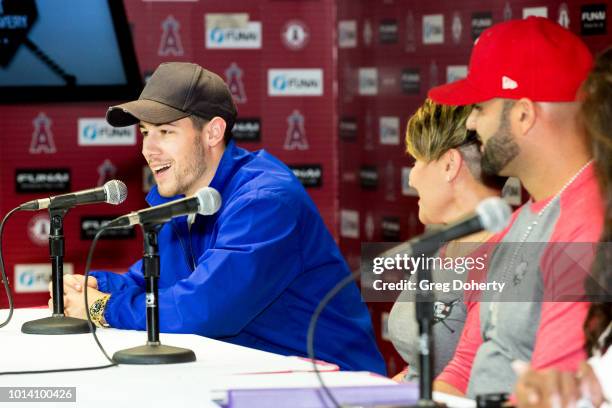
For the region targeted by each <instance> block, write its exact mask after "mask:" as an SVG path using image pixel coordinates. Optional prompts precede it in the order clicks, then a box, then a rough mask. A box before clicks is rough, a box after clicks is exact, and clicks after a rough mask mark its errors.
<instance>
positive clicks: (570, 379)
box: [513, 362, 603, 408]
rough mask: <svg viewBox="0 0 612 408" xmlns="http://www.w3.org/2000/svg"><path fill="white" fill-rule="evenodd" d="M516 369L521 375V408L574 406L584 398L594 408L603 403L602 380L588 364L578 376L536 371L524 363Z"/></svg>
mask: <svg viewBox="0 0 612 408" xmlns="http://www.w3.org/2000/svg"><path fill="white" fill-rule="evenodd" d="M513 368H514V370H515V371H516V372H517V374H519V379H518V381H517V383H516V389H515V391H516V399H517V403H518V406H519V407H522V408H535V407H559V408H561V407H575V406H576V403H577V402H578V401H579V400H580V399H581V398H586V399H588V400H589V401H590V402H591V403H592V404H593V406H595V407H599V406H600V405H601V404H602V402H603V393H602V391H601V386H600V384H599V381H597V378H596V377H595V374H594V373H593V369H592V368H591V366H589V365H588V364H586V363H583V364H582V366H581V367H580V369H579V370H578V373H573V372H567V371H559V370H554V369H550V370H542V371H536V370H533V369H531V368H529V365H528V364H526V363H523V362H519V363H516V362H515V363H513Z"/></svg>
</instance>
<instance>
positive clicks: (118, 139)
mask: <svg viewBox="0 0 612 408" xmlns="http://www.w3.org/2000/svg"><path fill="white" fill-rule="evenodd" d="M78 142H79V146H133V145H135V144H136V128H135V127H134V126H127V127H122V128H115V127H112V126H110V125H109V124H108V123H106V120H104V119H103V118H80V119H79V140H78Z"/></svg>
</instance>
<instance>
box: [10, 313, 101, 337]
mask: <svg viewBox="0 0 612 408" xmlns="http://www.w3.org/2000/svg"><path fill="white" fill-rule="evenodd" d="M94 330H95V328H94ZM21 332H22V333H26V334H82V333H91V330H90V329H89V324H87V320H83V319H77V318H75V317H68V316H64V315H63V314H61V315H55V314H54V315H53V316H50V317H45V318H43V319H37V320H30V321H29V322H25V323H24V324H23V325H22V326H21Z"/></svg>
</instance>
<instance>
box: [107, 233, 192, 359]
mask: <svg viewBox="0 0 612 408" xmlns="http://www.w3.org/2000/svg"><path fill="white" fill-rule="evenodd" d="M142 229H143V234H144V257H143V262H142V267H143V274H144V278H145V281H146V301H145V303H146V311H147V343H146V344H145V345H144V346H138V347H133V348H129V349H124V350H119V351H117V352H116V353H115V354H114V355H113V360H114V361H115V362H117V363H119V364H175V363H189V362H192V361H196V356H195V354H194V352H193V351H191V350H189V349H185V348H181V347H173V346H165V345H163V344H161V342H160V341H159V301H158V280H159V272H160V267H159V245H158V241H157V233H158V231H159V229H160V226H159V225H155V224H144V225H143V226H142Z"/></svg>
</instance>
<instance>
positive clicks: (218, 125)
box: [205, 116, 227, 147]
mask: <svg viewBox="0 0 612 408" xmlns="http://www.w3.org/2000/svg"><path fill="white" fill-rule="evenodd" d="M226 126H227V124H226V123H225V120H224V119H223V118H221V117H219V116H215V117H214V118H212V119H211V120H210V122H208V123H207V124H206V135H205V137H206V139H207V142H208V145H209V146H211V147H215V146H217V145H218V144H219V143H223V140H224V137H225V128H226Z"/></svg>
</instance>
